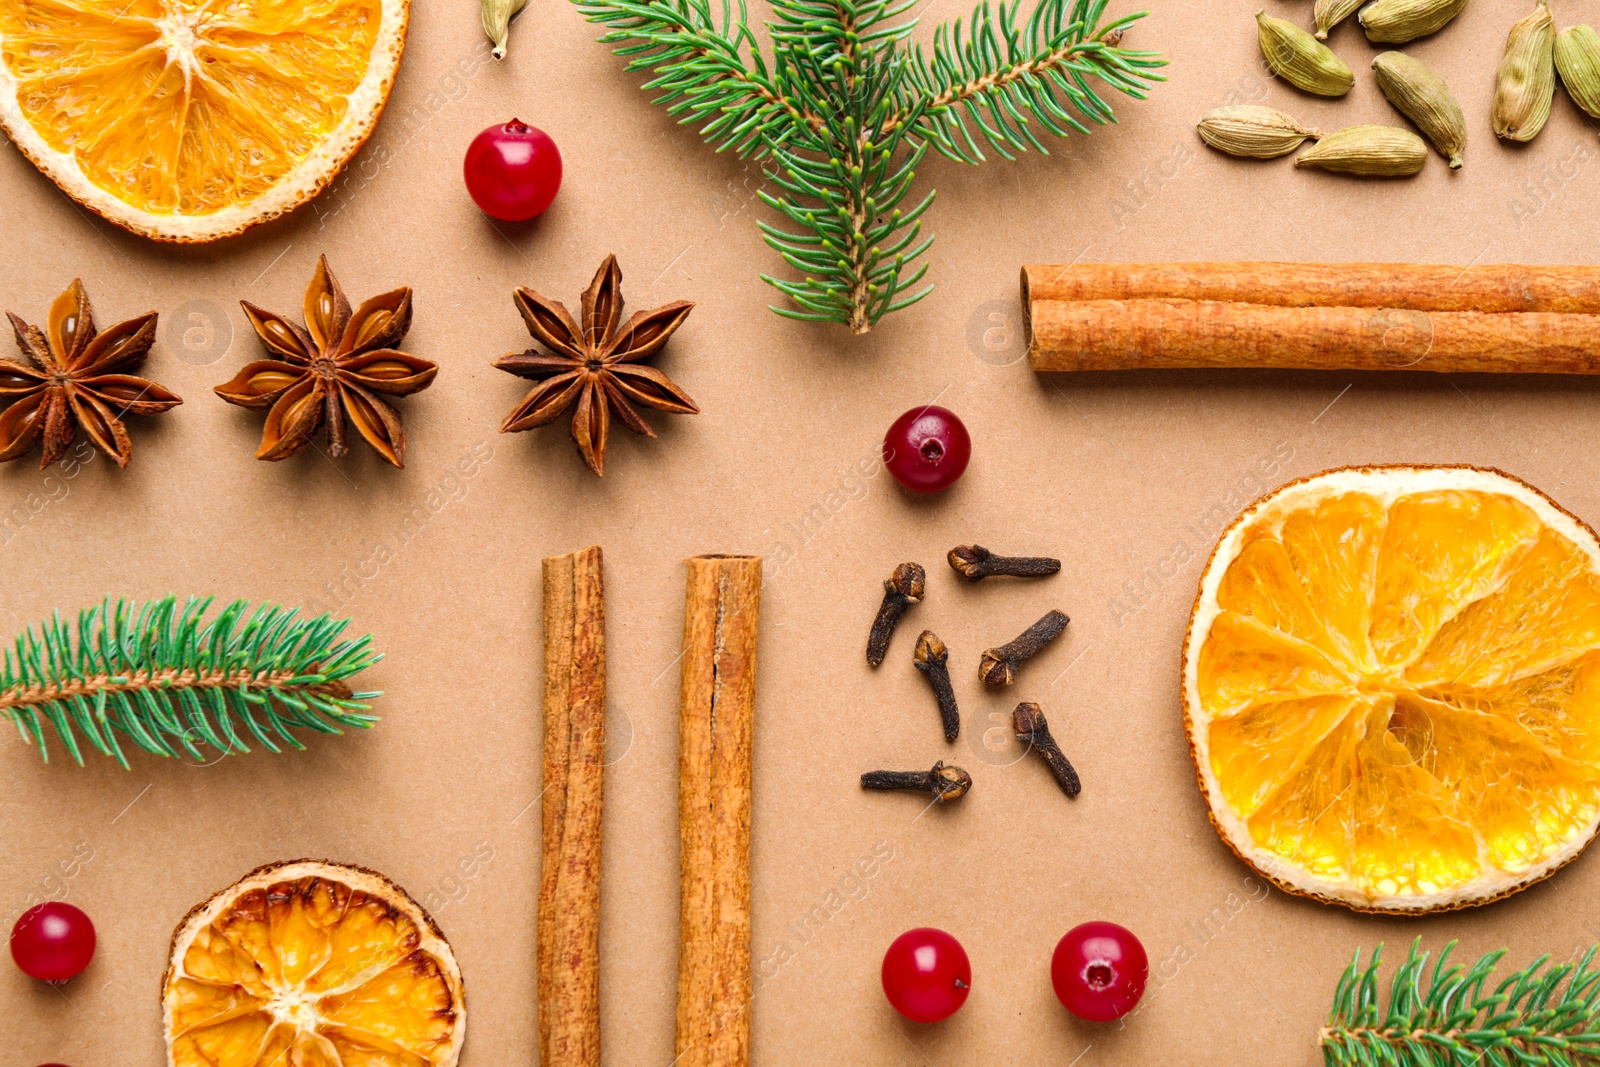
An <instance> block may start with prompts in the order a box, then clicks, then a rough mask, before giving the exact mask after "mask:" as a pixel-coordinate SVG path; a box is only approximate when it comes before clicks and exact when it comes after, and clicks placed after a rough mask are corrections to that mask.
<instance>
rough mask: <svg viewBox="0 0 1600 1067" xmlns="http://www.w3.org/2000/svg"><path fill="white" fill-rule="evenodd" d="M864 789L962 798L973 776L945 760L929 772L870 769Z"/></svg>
mask: <svg viewBox="0 0 1600 1067" xmlns="http://www.w3.org/2000/svg"><path fill="white" fill-rule="evenodd" d="M861 788H862V789H906V790H910V791H912V792H915V793H929V794H931V795H932V796H933V799H934V802H935V803H937V804H944V803H947V802H948V801H951V800H959V799H960V798H961V797H963V796H965V795H966V793H967V790H969V789H971V788H972V775H970V774H968V773H967V772H966V771H964V770H962V769H961V768H960V767H955V766H950V767H947V766H945V763H944V760H938V761H936V762H935V763H934V765H933V768H932V769H931V770H926V771H868V772H867V773H866V774H863V775H862V776H861Z"/></svg>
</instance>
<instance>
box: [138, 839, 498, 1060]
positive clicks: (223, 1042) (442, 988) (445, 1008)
mask: <svg viewBox="0 0 1600 1067" xmlns="http://www.w3.org/2000/svg"><path fill="white" fill-rule="evenodd" d="M161 1003H162V1008H163V1014H164V1021H165V1027H166V1040H167V1063H168V1064H169V1067H285V1065H288V1064H294V1065H295V1067H454V1065H455V1063H456V1062H457V1060H458V1059H459V1058H460V1056H461V1041H462V1038H463V1037H464V1036H465V1034H466V1023H467V1014H466V1003H465V1002H464V1001H463V999H462V986H461V972H460V970H459V969H458V968H457V967H456V961H455V956H454V954H452V953H451V951H450V946H449V944H448V943H447V942H446V941H445V939H444V935H443V934H442V933H440V932H439V928H438V927H437V926H435V925H434V922H433V920H432V919H431V918H429V917H428V913H427V912H426V911H424V910H423V908H422V906H421V905H420V904H418V903H417V902H416V901H414V900H412V899H411V897H409V896H407V895H406V892H405V890H403V889H401V888H400V887H399V886H397V885H395V884H394V883H393V882H391V881H389V880H388V879H387V878H385V877H384V876H383V875H381V874H378V873H376V872H375V871H369V870H366V869H364V868H361V867H348V866H345V865H343V864H338V863H328V862H326V861H322V860H295V861H292V862H289V863H274V864H271V865H269V866H266V867H260V868H257V869H256V870H254V871H251V872H250V873H249V874H247V875H245V876H244V877H243V878H241V879H240V880H239V881H237V882H235V883H234V884H233V885H231V886H229V887H228V888H227V889H224V890H223V891H222V892H220V893H218V894H217V895H216V896H214V897H212V898H211V899H210V900H208V901H206V902H205V903H204V904H201V905H199V906H197V907H196V908H195V909H194V910H193V911H191V912H190V913H189V914H188V915H187V916H185V917H184V920H183V922H182V923H180V924H179V925H178V929H177V930H176V931H175V932H174V933H173V935H172V954H171V960H170V962H169V963H168V965H167V974H166V978H165V979H164V980H163V982H162V987H161Z"/></svg>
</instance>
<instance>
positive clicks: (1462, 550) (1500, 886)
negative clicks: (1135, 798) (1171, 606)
mask: <svg viewBox="0 0 1600 1067" xmlns="http://www.w3.org/2000/svg"><path fill="white" fill-rule="evenodd" d="M1183 705H1184V716H1185V726H1186V728H1187V731H1188V736H1189V742H1190V749H1191V752H1192V754H1193V756H1194V761H1195V769H1196V772H1197V774H1198V776H1199V779H1200V788H1201V790H1202V791H1203V792H1204V793H1205V796H1206V800H1207V802H1208V803H1209V804H1210V807H1211V821H1212V823H1213V824H1214V825H1215V826H1216V828H1217V831H1218V833H1220V834H1221V835H1222V838H1223V840H1224V841H1225V842H1227V844H1228V845H1229V846H1230V847H1231V848H1232V849H1233V850H1234V851H1235V852H1236V853H1238V854H1239V856H1240V858H1242V859H1243V860H1244V861H1245V862H1246V863H1248V864H1250V865H1251V866H1252V867H1254V868H1255V869H1256V870H1257V871H1258V872H1260V873H1261V874H1262V875H1264V876H1265V877H1267V878H1268V879H1270V880H1271V881H1272V882H1274V883H1275V884H1277V885H1278V886H1280V887H1281V888H1283V889H1285V890H1288V891H1290V892H1293V893H1299V894H1304V895H1307V896H1312V897H1318V898H1321V899H1323V900H1328V901H1334V902H1337V903H1340V904H1345V905H1348V906H1349V907H1352V908H1355V909H1357V910H1362V911H1383V912H1411V913H1420V912H1427V911H1434V910H1438V909H1447V908H1459V907H1466V906H1469V905H1473V904H1481V903H1485V902H1487V901H1490V900H1494V899H1497V898H1499V897H1503V896H1506V895H1507V894H1509V893H1514V892H1516V891H1517V890H1518V889H1521V888H1523V887H1524V886H1527V885H1529V884H1531V883H1533V882H1536V881H1538V880H1539V879H1541V878H1544V877H1546V876H1548V875H1549V874H1550V873H1551V872H1553V871H1554V870H1556V869H1557V868H1558V867H1560V866H1562V865H1563V864H1565V863H1567V862H1569V861H1570V860H1572V859H1573V858H1574V857H1575V856H1577V855H1578V853H1579V852H1581V851H1583V849H1584V846H1586V845H1587V844H1588V843H1589V841H1590V840H1591V839H1592V838H1593V837H1594V835H1595V830H1596V827H1597V825H1600V542H1597V541H1596V539H1595V534H1594V531H1592V530H1591V529H1590V528H1589V527H1588V526H1586V525H1584V524H1583V523H1582V522H1580V521H1579V520H1578V519H1576V518H1574V517H1573V516H1572V515H1570V514H1568V513H1567V512H1565V511H1563V510H1562V509H1561V508H1559V507H1557V506H1556V504H1555V503H1554V502H1553V501H1551V500H1550V499H1549V498H1548V497H1546V496H1545V495H1544V494H1543V493H1540V492H1539V491H1538V490H1537V489H1534V488H1533V487H1532V486H1529V485H1527V484H1525V483H1524V482H1521V481H1518V480H1517V479H1515V478H1511V477H1509V476H1508V475H1505V474H1502V473H1500V472H1498V471H1492V470H1482V469H1476V468H1470V467H1361V468H1348V469H1344V470H1335V471H1329V472H1327V473H1325V474H1319V475H1317V476H1315V477H1313V478H1308V479H1305V480H1303V481H1299V482H1294V483H1291V484H1289V485H1286V486H1284V487H1283V488H1281V489H1279V490H1277V491H1276V492H1273V493H1271V494H1269V495H1268V496H1266V497H1264V498H1262V499H1261V500H1259V501H1257V502H1256V503H1255V504H1253V505H1251V506H1250V507H1249V508H1248V509H1247V510H1246V511H1245V512H1244V514H1242V515H1240V516H1239V517H1238V518H1237V519H1236V520H1234V522H1233V525H1231V526H1230V527H1229V528H1228V529H1227V531H1226V532H1225V533H1224V534H1223V535H1222V539H1221V541H1220V543H1219V544H1218V545H1217V548H1216V550H1215V552H1213V553H1212V556H1211V562H1210V563H1209V564H1208V565H1207V567H1206V570H1205V574H1204V576H1203V577H1202V578H1201V582H1200V593H1199V596H1198V597H1197V598H1196V600H1195V606H1194V613H1193V615H1192V616H1191V617H1190V622H1189V633H1188V637H1187V638H1186V640H1185V641H1184V649H1183Z"/></svg>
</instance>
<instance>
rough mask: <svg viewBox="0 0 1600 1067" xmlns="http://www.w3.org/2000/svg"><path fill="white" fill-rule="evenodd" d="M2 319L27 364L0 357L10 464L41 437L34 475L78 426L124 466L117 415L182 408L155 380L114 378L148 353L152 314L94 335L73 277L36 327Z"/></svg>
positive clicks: (124, 444)
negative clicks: (41, 325) (14, 334)
mask: <svg viewBox="0 0 1600 1067" xmlns="http://www.w3.org/2000/svg"><path fill="white" fill-rule="evenodd" d="M6 314H7V315H8V316H9V317H10V319H11V327H12V329H14V330H16V331H17V344H18V346H19V347H21V349H22V354H23V355H25V356H27V357H28V359H29V361H30V362H31V363H32V364H33V366H31V367H30V366H28V365H27V364H24V363H18V362H16V361H14V360H9V359H0V401H4V400H9V401H10V404H11V406H10V407H8V408H6V410H5V413H4V414H0V461H4V460H8V459H16V458H17V457H18V456H21V455H22V454H23V453H25V452H27V451H28V450H29V449H30V448H32V447H33V445H34V442H35V441H39V440H41V439H42V440H43V442H44V459H43V460H42V461H41V462H40V463H39V467H40V469H41V470H42V469H44V468H45V467H48V466H50V464H52V463H54V462H55V461H56V460H58V459H60V458H61V457H62V456H63V455H65V454H66V451H67V449H69V448H71V447H72V442H73V440H74V439H75V438H76V437H77V435H78V430H79V429H80V428H81V429H82V430H83V432H84V433H85V434H86V435H88V438H89V440H90V441H91V442H93V443H94V446H95V447H96V448H98V449H99V450H100V451H102V452H104V453H105V454H106V455H108V456H110V457H111V459H112V460H113V461H114V462H115V463H116V465H117V466H118V467H126V466H127V465H128V457H129V456H130V455H131V453H132V449H133V444H132V442H131V441H129V440H128V430H127V427H125V426H123V425H122V416H124V415H130V414H131V415H159V414H161V413H162V412H163V411H167V410H170V409H172V408H175V407H177V406H178V405H179V404H181V403H183V400H182V398H180V397H179V396H178V394H177V393H172V392H168V391H167V390H166V389H163V388H162V387H161V386H159V385H157V384H156V383H155V382H152V381H146V380H145V379H144V378H136V377H134V376H133V375H131V374H124V373H121V372H122V371H126V370H131V369H132V368H134V367H137V366H138V365H139V364H141V363H143V362H144V360H145V357H146V356H147V355H148V354H149V352H150V343H151V342H152V341H154V340H155V336H156V313H155V312H154V311H152V312H150V313H149V314H147V315H140V316H139V317H138V318H136V319H129V320H128V321H127V322H119V323H117V324H116V325H115V326H113V327H111V328H110V329H109V330H106V331H105V332H104V333H100V332H99V331H97V330H96V329H95V326H94V311H93V309H92V308H90V306H89V294H88V293H86V292H84V291H83V282H81V281H79V280H78V279H76V278H74V279H73V280H72V284H71V285H70V286H68V287H67V291H66V292H64V293H62V294H61V295H60V296H58V297H56V299H55V302H54V303H53V304H51V305H50V317H49V319H47V320H46V322H45V328H44V329H43V330H41V329H39V328H38V327H37V326H29V325H28V324H27V323H26V322H23V321H22V320H21V319H20V318H18V317H17V316H16V315H14V314H12V313H11V312H9V311H8V312H6Z"/></svg>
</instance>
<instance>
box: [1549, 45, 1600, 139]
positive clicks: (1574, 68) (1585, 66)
mask: <svg viewBox="0 0 1600 1067" xmlns="http://www.w3.org/2000/svg"><path fill="white" fill-rule="evenodd" d="M1556 70H1557V71H1558V72H1559V73H1560V74H1561V84H1562V85H1565V86H1566V87H1567V95H1568V96H1570V97H1572V102H1573V103H1575V104H1577V105H1578V106H1579V107H1581V108H1583V110H1584V111H1586V112H1588V113H1589V114H1590V115H1592V116H1594V117H1595V118H1597V119H1600V33H1595V32H1594V27H1593V26H1568V27H1567V28H1566V29H1564V30H1562V31H1561V32H1560V33H1558V34H1556Z"/></svg>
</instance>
